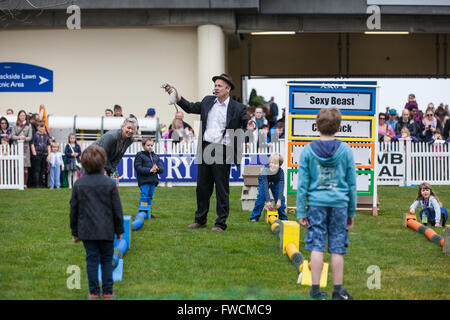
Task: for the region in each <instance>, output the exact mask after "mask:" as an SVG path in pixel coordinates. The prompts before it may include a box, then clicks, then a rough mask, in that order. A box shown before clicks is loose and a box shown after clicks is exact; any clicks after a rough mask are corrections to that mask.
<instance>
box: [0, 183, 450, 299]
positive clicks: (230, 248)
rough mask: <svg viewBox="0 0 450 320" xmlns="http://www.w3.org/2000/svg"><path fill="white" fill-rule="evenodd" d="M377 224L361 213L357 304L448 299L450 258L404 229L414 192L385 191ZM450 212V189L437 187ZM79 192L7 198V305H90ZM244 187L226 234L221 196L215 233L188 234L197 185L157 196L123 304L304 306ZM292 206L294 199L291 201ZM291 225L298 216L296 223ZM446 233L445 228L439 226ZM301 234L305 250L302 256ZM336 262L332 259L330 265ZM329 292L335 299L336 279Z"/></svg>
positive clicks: (353, 242)
mask: <svg viewBox="0 0 450 320" xmlns="http://www.w3.org/2000/svg"><path fill="white" fill-rule="evenodd" d="M378 190H379V201H380V210H379V216H378V217H373V216H371V215H370V214H368V213H358V214H357V217H356V220H355V226H354V228H353V229H351V231H350V233H349V239H350V247H349V249H348V254H347V255H346V256H345V270H344V286H345V287H346V288H347V289H348V291H349V292H350V293H351V294H353V295H354V297H355V298H356V299H419V300H422V299H440V300H448V299H450V293H449V291H448V288H449V285H450V263H449V262H450V257H448V256H445V255H444V254H443V252H442V249H441V248H440V247H438V246H437V245H435V244H434V243H432V242H430V241H428V240H427V239H426V238H425V237H424V236H423V235H421V234H418V233H417V232H414V231H412V230H411V229H407V228H405V227H403V225H402V214H403V212H405V211H407V209H408V208H409V205H410V204H411V203H412V201H413V200H414V199H415V196H416V194H417V189H416V188H400V187H379V189H378ZM435 191H436V192H437V195H438V196H439V198H440V200H441V201H442V202H443V203H444V205H446V206H447V208H448V207H450V186H441V187H439V186H438V187H436V188H435ZM70 195H71V190H68V189H61V190H46V189H44V190H43V189H30V190H25V191H13V190H0V235H1V237H2V249H1V250H0V300H2V299H85V298H86V295H87V293H88V285H87V276H86V265H85V252H84V248H83V245H82V244H81V243H79V244H74V243H72V242H71V233H70V228H69V199H70ZM120 196H121V200H122V205H123V208H124V213H125V214H130V215H133V216H134V215H135V213H136V210H137V206H138V198H139V190H138V188H137V187H121V188H120ZM240 197H241V188H240V187H232V188H231V194H230V207H231V208H230V217H229V218H228V221H227V223H228V229H227V230H226V232H223V233H213V232H211V231H210V228H211V227H213V226H214V220H215V218H216V214H215V197H214V196H213V199H212V200H213V201H211V209H212V210H211V212H210V216H209V221H208V228H206V229H200V230H188V229H187V228H186V227H187V225H188V224H190V223H191V222H193V216H194V212H195V209H196V201H195V187H173V188H162V187H160V188H157V190H156V192H155V196H154V203H153V208H154V209H153V213H154V214H155V215H156V216H157V219H154V220H146V223H145V225H144V226H143V228H142V229H141V230H139V231H137V232H133V233H132V244H131V248H130V249H129V250H128V251H127V253H126V255H125V259H124V274H123V281H121V282H116V283H115V286H114V288H115V291H116V293H117V295H118V298H121V299H275V300H276V299H305V298H306V297H307V293H308V292H309V288H308V287H304V286H300V285H298V284H297V283H296V282H297V277H298V272H297V271H296V270H295V268H294V267H293V265H292V264H291V262H290V261H289V258H288V257H287V256H283V255H282V253H281V252H280V249H279V239H278V238H277V237H276V236H275V235H274V234H272V233H271V232H270V230H269V227H268V225H267V224H265V223H264V222H263V219H261V220H260V222H258V223H252V224H251V223H249V222H248V218H249V215H250V213H249V212H243V211H242V210H241V202H240ZM288 203H289V205H290V206H294V205H295V196H291V195H290V196H289V201H288ZM289 218H290V220H295V218H296V217H295V216H293V215H290V216H289ZM434 229H435V230H436V231H437V232H438V233H439V234H441V235H443V234H444V232H443V228H434ZM304 236H305V234H304V231H303V230H302V231H301V243H300V250H301V251H302V253H303V255H304V256H305V258H306V259H309V252H308V251H305V250H304V242H303V239H304ZM329 260H330V256H329V254H325V261H326V262H329ZM71 265H77V266H79V267H80V269H81V289H73V290H69V289H68V288H67V285H66V282H67V279H68V277H69V276H70V274H68V273H67V272H66V271H67V268H68V267H69V266H71ZM372 265H375V266H378V267H379V268H380V270H381V288H380V289H378V290H377V289H372V290H369V289H368V287H367V280H368V278H369V277H370V276H371V274H369V273H367V269H368V267H369V266H372ZM326 291H328V292H329V294H331V291H332V278H331V272H329V278H328V286H327V289H326Z"/></svg>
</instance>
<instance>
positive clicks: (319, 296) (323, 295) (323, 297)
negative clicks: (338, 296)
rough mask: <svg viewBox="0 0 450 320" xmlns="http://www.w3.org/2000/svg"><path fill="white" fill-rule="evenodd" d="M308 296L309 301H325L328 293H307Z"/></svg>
mask: <svg viewBox="0 0 450 320" xmlns="http://www.w3.org/2000/svg"><path fill="white" fill-rule="evenodd" d="M309 296H310V297H311V299H313V300H327V298H328V293H326V292H324V291H319V292H318V293H316V294H314V295H313V294H312V292H310V293H309Z"/></svg>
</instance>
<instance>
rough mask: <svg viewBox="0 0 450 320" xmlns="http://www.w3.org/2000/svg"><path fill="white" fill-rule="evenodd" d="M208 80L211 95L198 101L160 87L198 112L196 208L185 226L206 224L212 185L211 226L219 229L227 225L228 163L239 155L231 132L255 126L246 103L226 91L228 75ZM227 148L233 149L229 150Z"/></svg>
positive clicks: (186, 108)
mask: <svg viewBox="0 0 450 320" xmlns="http://www.w3.org/2000/svg"><path fill="white" fill-rule="evenodd" d="M212 80H213V82H214V95H212V96H206V97H204V98H203V100H202V101H201V102H195V103H193V102H189V101H187V100H186V99H185V98H183V97H182V96H181V95H180V94H179V93H178V92H176V90H175V88H173V87H171V86H170V85H164V86H163V87H164V88H165V89H166V91H167V92H168V93H169V94H171V93H173V92H174V91H175V92H176V95H177V104H178V105H179V106H180V107H181V108H182V109H183V110H184V111H186V112H187V113H194V114H200V120H201V125H202V128H201V130H200V134H201V135H200V136H199V143H198V150H197V158H198V159H200V160H199V161H198V175H197V211H196V212H195V220H194V223H192V224H190V225H189V226H188V228H190V229H197V228H204V227H206V222H207V215H208V210H209V201H210V198H211V195H212V192H213V189H214V185H215V186H216V198H217V205H216V211H217V219H216V221H215V225H214V227H213V228H212V229H211V230H212V231H216V232H222V231H224V230H225V229H226V228H227V225H226V220H227V218H228V215H229V207H230V206H229V189H230V181H229V177H230V169H231V164H232V163H233V162H235V163H236V164H240V161H241V156H242V154H240V152H238V151H237V149H239V146H238V145H237V143H236V140H237V138H236V136H235V135H234V134H233V132H234V130H238V129H241V130H246V129H247V130H251V129H255V123H254V121H253V120H250V118H249V117H248V115H247V112H246V111H247V108H246V106H245V105H243V104H241V103H239V102H237V101H235V100H233V99H231V98H230V91H231V90H233V89H234V84H233V80H232V79H231V77H230V76H228V75H227V74H225V73H222V74H221V75H219V76H215V77H213V78H212ZM230 133H231V134H230ZM231 148H233V150H230V149H231ZM211 150H212V152H211ZM230 154H231V157H230V156H229V155H230ZM206 155H212V156H213V157H212V158H213V161H208V160H206ZM226 155H227V156H226ZM202 158H203V159H202Z"/></svg>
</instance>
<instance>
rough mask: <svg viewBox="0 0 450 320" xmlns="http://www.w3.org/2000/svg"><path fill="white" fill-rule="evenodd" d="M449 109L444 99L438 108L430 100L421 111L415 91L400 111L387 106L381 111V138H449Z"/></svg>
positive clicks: (449, 139)
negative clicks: (384, 110)
mask: <svg viewBox="0 0 450 320" xmlns="http://www.w3.org/2000/svg"><path fill="white" fill-rule="evenodd" d="M449 119H450V113H449V109H448V105H445V106H444V104H443V103H441V104H440V105H439V106H438V107H437V108H435V106H434V104H433V103H431V102H430V103H428V105H427V106H426V108H425V110H424V111H422V110H420V108H419V105H418V103H417V101H416V97H415V95H414V94H410V95H409V96H408V101H407V102H406V104H405V107H404V109H403V110H402V111H401V114H398V113H397V110H396V109H393V108H389V107H388V108H386V112H381V113H379V115H378V140H379V141H380V142H385V143H388V142H391V141H396V140H398V139H401V138H403V139H411V140H412V141H414V142H418V141H423V142H428V143H434V142H450V137H449V136H450V132H449V131H450V121H448V120H449Z"/></svg>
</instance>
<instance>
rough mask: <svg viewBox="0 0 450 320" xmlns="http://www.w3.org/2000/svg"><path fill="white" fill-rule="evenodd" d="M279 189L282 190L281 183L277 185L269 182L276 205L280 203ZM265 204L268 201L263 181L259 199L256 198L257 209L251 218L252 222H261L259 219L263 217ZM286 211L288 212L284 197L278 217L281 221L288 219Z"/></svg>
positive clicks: (260, 185) (259, 190) (259, 189)
mask: <svg viewBox="0 0 450 320" xmlns="http://www.w3.org/2000/svg"><path fill="white" fill-rule="evenodd" d="M279 188H280V182H275V183H273V182H269V189H270V190H272V195H273V197H274V200H275V205H276V203H277V201H278V194H279ZM265 204H266V200H265V197H264V187H263V184H262V181H259V188H258V197H257V198H256V201H255V207H254V208H253V211H252V215H251V216H250V220H259V217H260V216H261V212H262V210H263V209H264V205H265ZM285 211H286V201H285V199H284V196H282V198H281V207H280V208H279V209H278V217H279V219H280V220H287V219H288V217H287V215H286V213H285Z"/></svg>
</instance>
